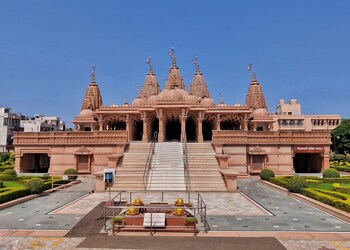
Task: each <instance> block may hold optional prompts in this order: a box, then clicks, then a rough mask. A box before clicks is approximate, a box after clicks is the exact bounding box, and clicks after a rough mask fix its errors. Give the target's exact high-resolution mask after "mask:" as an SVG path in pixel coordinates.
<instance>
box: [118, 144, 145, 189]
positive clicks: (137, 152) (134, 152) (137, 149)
mask: <svg viewBox="0 0 350 250" xmlns="http://www.w3.org/2000/svg"><path fill="white" fill-rule="evenodd" d="M150 147H151V144H150V143H140V142H131V143H130V144H129V146H128V148H126V150H125V153H124V156H123V158H122V160H121V162H120V164H119V165H118V167H117V169H116V178H115V179H116V180H115V182H114V183H113V186H112V187H111V190H115V191H125V190H130V191H131V190H145V186H144V184H143V174H144V171H145V165H146V162H147V157H148V154H149V150H150Z"/></svg>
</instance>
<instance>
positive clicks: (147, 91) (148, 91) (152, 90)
mask: <svg viewBox="0 0 350 250" xmlns="http://www.w3.org/2000/svg"><path fill="white" fill-rule="evenodd" d="M146 63H147V64H148V65H149V72H148V74H147V76H146V79H145V81H144V83H143V86H142V90H141V93H140V94H139V96H140V97H141V98H144V99H146V98H148V97H150V96H151V95H158V94H159V92H160V87H159V84H158V82H157V79H156V74H155V73H154V72H153V67H152V58H151V57H148V58H147V60H146Z"/></svg>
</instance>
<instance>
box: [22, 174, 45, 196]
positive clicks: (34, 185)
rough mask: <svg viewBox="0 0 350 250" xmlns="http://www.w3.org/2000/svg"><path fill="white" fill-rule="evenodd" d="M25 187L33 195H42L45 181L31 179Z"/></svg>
mask: <svg viewBox="0 0 350 250" xmlns="http://www.w3.org/2000/svg"><path fill="white" fill-rule="evenodd" d="M25 185H26V187H28V188H29V189H30V192H31V193H32V194H40V193H41V192H42V191H44V190H45V184H44V181H43V180H42V179H40V178H33V179H30V180H29V181H27V183H26V184H25Z"/></svg>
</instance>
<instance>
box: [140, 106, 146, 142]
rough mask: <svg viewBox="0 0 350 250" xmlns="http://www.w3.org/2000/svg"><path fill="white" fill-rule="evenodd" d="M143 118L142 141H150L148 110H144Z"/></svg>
mask: <svg viewBox="0 0 350 250" xmlns="http://www.w3.org/2000/svg"><path fill="white" fill-rule="evenodd" d="M141 119H142V121H143V134H142V142H148V121H147V113H146V112H142V114H141Z"/></svg>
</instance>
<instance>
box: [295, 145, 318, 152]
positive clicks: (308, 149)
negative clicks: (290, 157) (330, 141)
mask: <svg viewBox="0 0 350 250" xmlns="http://www.w3.org/2000/svg"><path fill="white" fill-rule="evenodd" d="M293 151H294V153H323V152H324V147H321V146H294V147H293Z"/></svg>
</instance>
